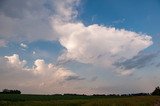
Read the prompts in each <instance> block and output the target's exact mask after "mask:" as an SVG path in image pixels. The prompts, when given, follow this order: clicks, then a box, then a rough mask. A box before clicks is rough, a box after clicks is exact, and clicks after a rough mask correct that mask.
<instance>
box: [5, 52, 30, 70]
mask: <svg viewBox="0 0 160 106" xmlns="http://www.w3.org/2000/svg"><path fill="white" fill-rule="evenodd" d="M4 58H5V59H7V62H8V63H9V64H10V65H12V66H13V67H16V68H19V69H22V68H23V67H24V66H25V65H26V63H27V62H26V61H25V60H22V61H20V59H19V55H17V54H13V55H12V56H5V57H4Z"/></svg>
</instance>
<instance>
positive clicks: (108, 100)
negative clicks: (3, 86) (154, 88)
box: [0, 94, 160, 106]
mask: <svg viewBox="0 0 160 106" xmlns="http://www.w3.org/2000/svg"><path fill="white" fill-rule="evenodd" d="M159 101H160V97H159V96H124V97H121V96H118V97H117V96H85V95H26V94H21V95H18V94H1V95H0V106H159Z"/></svg>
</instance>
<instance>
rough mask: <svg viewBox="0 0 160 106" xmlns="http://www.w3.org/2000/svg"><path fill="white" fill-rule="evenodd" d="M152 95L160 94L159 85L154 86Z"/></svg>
mask: <svg viewBox="0 0 160 106" xmlns="http://www.w3.org/2000/svg"><path fill="white" fill-rule="evenodd" d="M151 94H152V95H159V96H160V87H159V86H158V87H156V88H155V90H154V91H153V92H152V93H151Z"/></svg>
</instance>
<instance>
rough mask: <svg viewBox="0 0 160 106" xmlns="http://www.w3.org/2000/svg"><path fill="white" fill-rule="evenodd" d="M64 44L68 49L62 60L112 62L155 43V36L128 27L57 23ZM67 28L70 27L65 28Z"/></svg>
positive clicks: (127, 57)
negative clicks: (128, 29)
mask: <svg viewBox="0 0 160 106" xmlns="http://www.w3.org/2000/svg"><path fill="white" fill-rule="evenodd" d="M54 27H55V29H56V31H57V32H58V33H59V35H60V39H59V41H60V43H61V45H62V46H64V47H65V48H66V51H65V52H64V54H62V55H61V56H60V57H59V60H61V61H63V60H64V61H65V60H70V59H71V60H76V61H79V62H82V63H91V64H92V63H93V64H101V65H104V66H109V65H112V64H113V63H114V62H116V61H118V60H120V59H121V60H127V59H131V58H133V57H134V56H136V55H137V54H138V53H139V52H140V51H142V50H144V49H145V48H147V47H149V46H150V45H152V40H151V37H150V36H148V35H144V34H139V33H136V32H132V31H127V30H125V29H115V28H113V27H105V26H101V25H97V24H94V25H90V26H85V25H84V24H83V23H64V24H62V23H60V24H59V23H56V25H55V26H54ZM65 29H67V30H65Z"/></svg>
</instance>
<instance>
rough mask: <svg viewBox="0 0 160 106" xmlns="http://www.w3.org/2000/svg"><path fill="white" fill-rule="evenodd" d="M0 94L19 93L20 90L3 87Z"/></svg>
mask: <svg viewBox="0 0 160 106" xmlns="http://www.w3.org/2000/svg"><path fill="white" fill-rule="evenodd" d="M0 94H21V91H20V90H9V89H4V90H3V91H2V92H0Z"/></svg>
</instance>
